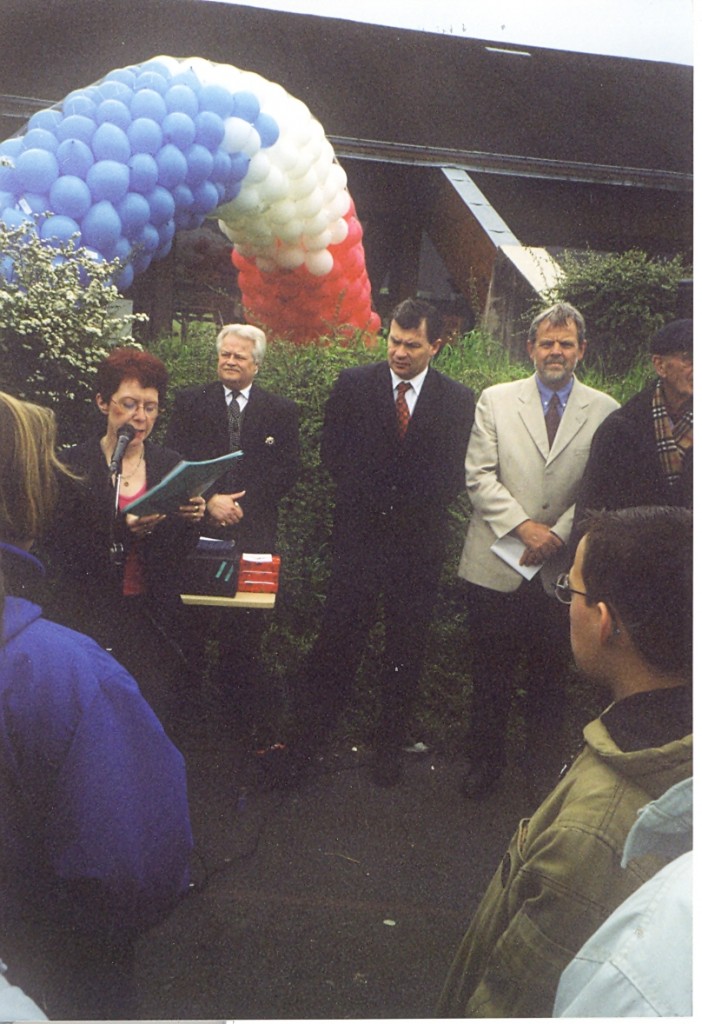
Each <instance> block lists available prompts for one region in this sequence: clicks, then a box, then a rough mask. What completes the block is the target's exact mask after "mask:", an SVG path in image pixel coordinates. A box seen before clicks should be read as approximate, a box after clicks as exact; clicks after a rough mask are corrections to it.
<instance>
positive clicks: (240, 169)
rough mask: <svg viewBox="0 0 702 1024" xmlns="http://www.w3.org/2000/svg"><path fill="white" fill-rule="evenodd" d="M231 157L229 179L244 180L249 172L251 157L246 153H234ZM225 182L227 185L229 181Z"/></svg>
mask: <svg viewBox="0 0 702 1024" xmlns="http://www.w3.org/2000/svg"><path fill="white" fill-rule="evenodd" d="M230 159H231V164H232V165H231V170H230V173H229V181H243V180H244V178H245V177H246V174H247V172H248V169H249V164H250V163H251V157H248V156H245V155H244V153H234V154H233V155H232V156H231V157H230ZM224 184H225V185H226V184H227V182H226V181H225V183H224Z"/></svg>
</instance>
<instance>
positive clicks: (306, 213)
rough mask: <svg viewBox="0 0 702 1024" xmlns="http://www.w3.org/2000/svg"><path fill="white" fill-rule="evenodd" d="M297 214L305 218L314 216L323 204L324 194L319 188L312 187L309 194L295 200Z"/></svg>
mask: <svg viewBox="0 0 702 1024" xmlns="http://www.w3.org/2000/svg"><path fill="white" fill-rule="evenodd" d="M295 205H296V206H297V212H298V216H300V217H302V219H303V220H306V219H307V218H308V217H315V216H316V215H317V214H318V213H319V211H320V210H321V209H322V208H323V206H324V196H323V195H322V190H321V188H313V189H312V191H311V192H310V193H309V195H306V196H303V197H302V198H301V199H298V200H297V203H296V204H295Z"/></svg>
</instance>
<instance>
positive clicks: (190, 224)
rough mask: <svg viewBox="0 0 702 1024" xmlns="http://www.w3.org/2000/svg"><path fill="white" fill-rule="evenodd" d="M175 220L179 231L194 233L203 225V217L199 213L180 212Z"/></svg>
mask: <svg viewBox="0 0 702 1024" xmlns="http://www.w3.org/2000/svg"><path fill="white" fill-rule="evenodd" d="M173 220H174V222H175V226H176V229H177V230H178V231H194V230H195V228H199V227H200V224H201V223H202V217H200V216H199V215H198V214H197V213H189V212H188V211H187V210H180V211H179V212H178V213H176V215H175V217H174V218H173Z"/></svg>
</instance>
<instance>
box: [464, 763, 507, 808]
mask: <svg viewBox="0 0 702 1024" xmlns="http://www.w3.org/2000/svg"><path fill="white" fill-rule="evenodd" d="M501 775H502V769H501V768H498V767H496V766H495V765H490V764H474V765H471V766H470V768H469V769H468V771H467V772H466V774H465V775H464V776H463V780H462V782H461V794H462V795H463V796H464V797H466V798H467V799H468V800H479V799H480V798H481V797H485V796H488V794H489V793H492V791H493V790H494V789H495V787H496V786H497V783H498V782H499V781H500V776H501Z"/></svg>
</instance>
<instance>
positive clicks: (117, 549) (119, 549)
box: [110, 459, 124, 566]
mask: <svg viewBox="0 0 702 1024" xmlns="http://www.w3.org/2000/svg"><path fill="white" fill-rule="evenodd" d="M121 485H122V459H120V460H119V462H118V464H117V472H116V473H115V501H114V506H113V514H112V516H111V518H110V563H111V564H112V565H116V566H122V565H124V544H123V543H122V542H121V541H119V540H117V524H118V523H119V519H120V511H119V493H120V487H121Z"/></svg>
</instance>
